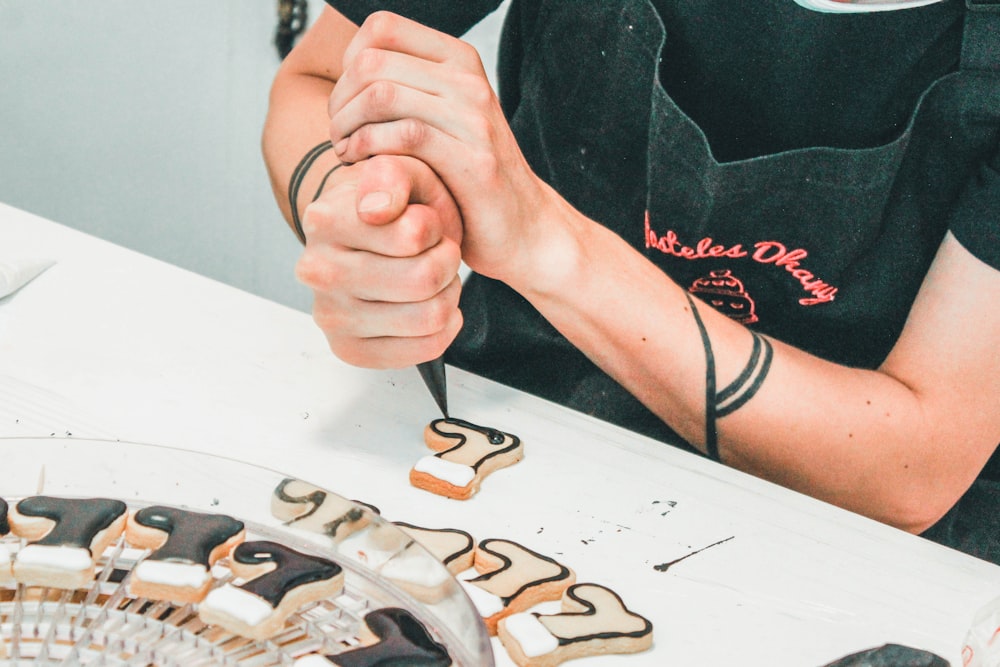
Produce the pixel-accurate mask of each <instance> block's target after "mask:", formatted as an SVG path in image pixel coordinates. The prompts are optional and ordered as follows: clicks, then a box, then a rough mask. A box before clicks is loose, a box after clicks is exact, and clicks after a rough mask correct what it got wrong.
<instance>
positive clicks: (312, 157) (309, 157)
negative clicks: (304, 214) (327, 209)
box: [288, 141, 340, 243]
mask: <svg viewBox="0 0 1000 667" xmlns="http://www.w3.org/2000/svg"><path fill="white" fill-rule="evenodd" d="M331 148H333V144H332V143H331V142H329V141H324V142H323V143H321V144H319V145H318V146H314V147H313V148H312V149H311V150H310V151H309V152H308V153H306V154H305V156H304V157H303V158H302V161H301V162H299V164H298V165H297V166H296V167H295V171H293V172H292V178H291V180H290V181H289V182H288V204H289V207H290V208H291V211H292V227H294V228H295V234H296V236H298V237H299V241H301V242H302V243H305V242H306V235H305V233H304V232H303V231H302V220H301V218H299V188H301V187H302V181H303V180H304V179H305V177H306V173H307V172H308V171H309V168H310V167H312V166H313V163H314V162H316V160H317V159H318V158H319V156H320V155H322V154H323V153H325V152H326V151H328V150H330V149H331ZM339 166H340V165H337V167H339ZM337 167H334V168H333V169H331V170H330V172H329V173H327V175H326V176H324V177H323V183H324V184H325V183H326V179H327V178H328V177H329V176H330V173H333V171H335V170H336V168H337ZM320 188H321V189H322V185H320ZM321 191H322V190H321ZM317 196H319V193H317Z"/></svg>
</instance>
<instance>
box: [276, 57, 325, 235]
mask: <svg viewBox="0 0 1000 667" xmlns="http://www.w3.org/2000/svg"><path fill="white" fill-rule="evenodd" d="M332 89H333V82H332V81H327V80H324V79H320V78H318V77H307V76H295V77H287V78H281V77H279V78H278V79H276V80H275V84H274V87H273V89H272V92H271V105H270V107H269V109H268V114H267V120H266V122H265V125H264V135H263V141H262V149H263V153H264V161H265V163H266V164H267V170H268V174H269V176H270V179H271V189H272V190H273V191H274V197H275V200H276V201H277V203H278V206H279V208H280V209H281V212H282V215H284V217H285V220H286V221H288V222H289V224H290V225H292V221H293V220H294V219H295V218H296V217H299V218H300V217H301V215H302V212H303V211H304V209H305V207H306V206H307V205H308V204H309V203H310V202H311V201H312V200H313V199H315V197H316V194H317V193H318V191H319V190H320V189H321V187H322V184H323V181H324V178H326V177H327V175H328V174H329V173H330V170H331V169H333V168H335V167H336V166H337V165H339V160H338V159H337V156H336V154H334V152H333V151H332V150H330V144H329V131H328V128H327V125H328V119H327V118H326V113H325V109H326V106H325V105H326V99H327V98H328V97H329V95H330V91H331V90H332ZM293 201H294V206H295V208H294V210H293ZM293 229H294V225H293Z"/></svg>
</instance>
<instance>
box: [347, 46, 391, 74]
mask: <svg viewBox="0 0 1000 667" xmlns="http://www.w3.org/2000/svg"><path fill="white" fill-rule="evenodd" d="M384 62H385V56H384V52H383V51H382V50H380V49H375V48H371V47H367V48H364V49H361V51H359V52H358V55H357V56H355V58H354V69H355V70H356V74H357V76H358V77H359V78H360V79H362V80H365V81H370V80H372V79H375V78H377V75H378V73H379V72H381V70H382V66H383V63H384Z"/></svg>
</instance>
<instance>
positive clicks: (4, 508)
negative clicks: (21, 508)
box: [0, 498, 10, 536]
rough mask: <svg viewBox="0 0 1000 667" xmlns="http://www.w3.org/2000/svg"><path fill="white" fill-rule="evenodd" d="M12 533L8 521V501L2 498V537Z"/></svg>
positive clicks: (0, 524)
mask: <svg viewBox="0 0 1000 667" xmlns="http://www.w3.org/2000/svg"><path fill="white" fill-rule="evenodd" d="M9 532H10V522H9V521H8V520H7V501H6V500H4V499H3V498H0V536H2V535H6V534H7V533H9Z"/></svg>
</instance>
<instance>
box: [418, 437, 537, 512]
mask: <svg viewBox="0 0 1000 667" xmlns="http://www.w3.org/2000/svg"><path fill="white" fill-rule="evenodd" d="M424 441H425V442H426V443H427V446H428V447H430V448H431V449H433V450H434V451H436V452H437V454H434V455H431V456H425V457H423V458H422V459H420V460H419V461H417V464H416V465H415V466H413V469H412V470H411V471H410V483H411V484H413V486H415V487H417V488H419V489H424V490H426V491H430V492H431V493H436V494H438V495H441V496H447V497H448V498H456V499H458V500H466V499H468V498H471V497H472V496H474V495H475V494H476V492H477V491H479V485H480V484H481V483H482V481H483V479H485V478H486V476H487V475H489V474H490V473H492V472H493V471H495V470H499V469H500V468H506V467H507V466H509V465H513V464H514V463H517V462H518V461H520V460H521V457H522V456H523V455H524V446H523V445H522V443H521V439H520V438H518V437H517V436H516V435H511V434H510V433H504V432H502V431H497V430H496V429H492V428H486V427H484V426H476V425H475V424H470V423H469V422H466V421H462V420H461V419H451V418H449V419H435V420H434V421H432V422H431V423H430V424H428V425H427V428H426V429H424Z"/></svg>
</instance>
